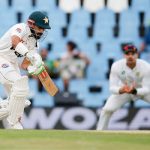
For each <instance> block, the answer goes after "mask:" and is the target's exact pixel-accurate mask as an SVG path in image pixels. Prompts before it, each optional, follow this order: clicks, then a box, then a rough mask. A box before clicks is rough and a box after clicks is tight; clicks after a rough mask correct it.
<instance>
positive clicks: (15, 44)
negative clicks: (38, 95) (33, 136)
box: [0, 11, 50, 129]
mask: <svg viewBox="0 0 150 150" xmlns="http://www.w3.org/2000/svg"><path fill="white" fill-rule="evenodd" d="M46 29H50V26H49V19H48V17H47V15H46V14H45V13H43V12H40V11H35V12H33V13H32V14H31V15H30V16H29V18H28V20H27V23H19V24H16V25H14V26H13V27H11V28H10V29H9V30H8V31H7V32H6V33H5V34H4V35H3V36H2V38H1V39H0V83H1V84H3V85H4V87H5V88H6V89H7V92H8V100H9V102H6V101H1V106H0V119H1V120H2V119H4V118H6V117H7V119H6V120H7V122H8V125H9V126H8V128H10V129H23V127H22V125H21V124H20V118H21V116H22V114H23V112H24V107H25V104H26V105H29V104H30V102H29V101H26V98H27V96H28V92H29V87H28V77H27V76H21V74H20V70H19V65H18V58H19V57H24V60H23V63H22V66H21V67H22V68H23V69H27V70H28V72H29V73H30V74H32V75H38V74H39V73H40V72H41V71H42V70H43V68H44V67H43V62H42V58H41V56H40V55H39V54H38V53H37V49H38V47H39V42H38V40H39V39H41V38H43V37H44V36H45V32H46ZM3 103H5V104H6V105H3Z"/></svg>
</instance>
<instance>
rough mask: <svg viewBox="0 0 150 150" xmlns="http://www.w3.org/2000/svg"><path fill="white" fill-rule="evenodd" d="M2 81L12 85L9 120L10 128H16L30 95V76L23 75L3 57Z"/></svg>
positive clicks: (0, 80)
mask: <svg viewBox="0 0 150 150" xmlns="http://www.w3.org/2000/svg"><path fill="white" fill-rule="evenodd" d="M0 82H1V83H2V84H11V85H12V88H11V94H10V96H9V107H8V110H9V116H8V118H7V120H8V122H9V124H10V128H15V124H18V119H19V118H20V116H21V115H22V114H23V111H24V105H25V99H26V97H27V95H28V78H27V77H26V76H24V77H22V76H21V75H20V74H19V73H18V71H17V70H16V69H15V68H14V66H13V65H12V64H11V63H9V62H8V61H7V60H5V59H3V58H1V59H0Z"/></svg>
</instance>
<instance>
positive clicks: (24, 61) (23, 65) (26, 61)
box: [21, 57, 31, 70]
mask: <svg viewBox="0 0 150 150" xmlns="http://www.w3.org/2000/svg"><path fill="white" fill-rule="evenodd" d="M30 64H31V62H30V61H29V60H28V59H27V58H26V57H25V58H24V60H23V62H22V64H21V68H22V69H24V70H27V68H28V66H29V65H30Z"/></svg>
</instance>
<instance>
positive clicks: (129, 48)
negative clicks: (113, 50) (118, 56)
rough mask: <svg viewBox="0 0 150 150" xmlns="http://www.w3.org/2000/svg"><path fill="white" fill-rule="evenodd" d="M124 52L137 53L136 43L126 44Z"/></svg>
mask: <svg viewBox="0 0 150 150" xmlns="http://www.w3.org/2000/svg"><path fill="white" fill-rule="evenodd" d="M123 52H124V53H125V54H128V53H129V52H132V53H137V48H136V47H135V46H134V45H125V46H124V47H123Z"/></svg>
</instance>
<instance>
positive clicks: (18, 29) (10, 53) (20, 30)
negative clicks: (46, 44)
mask: <svg viewBox="0 0 150 150" xmlns="http://www.w3.org/2000/svg"><path fill="white" fill-rule="evenodd" d="M13 35H16V36H18V37H20V39H21V40H22V43H23V44H24V45H25V46H26V47H27V49H28V50H29V51H35V50H36V49H37V47H38V46H37V45H38V43H37V41H36V39H35V38H34V37H33V36H31V35H32V34H31V31H30V28H29V27H28V26H27V24H25V23H19V24H16V25H14V26H12V27H11V28H10V29H9V30H8V31H7V32H6V33H5V34H4V35H3V36H2V37H1V38H0V56H2V57H3V58H5V59H7V60H8V61H10V62H16V61H17V57H22V55H20V54H18V53H17V52H15V50H14V49H12V42H11V37H12V36H13Z"/></svg>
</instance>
